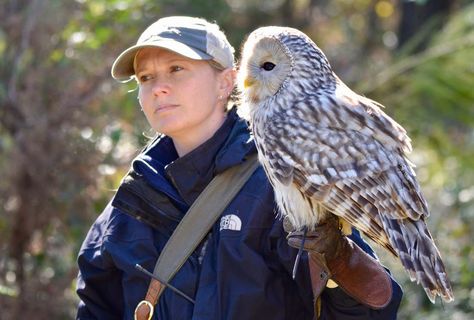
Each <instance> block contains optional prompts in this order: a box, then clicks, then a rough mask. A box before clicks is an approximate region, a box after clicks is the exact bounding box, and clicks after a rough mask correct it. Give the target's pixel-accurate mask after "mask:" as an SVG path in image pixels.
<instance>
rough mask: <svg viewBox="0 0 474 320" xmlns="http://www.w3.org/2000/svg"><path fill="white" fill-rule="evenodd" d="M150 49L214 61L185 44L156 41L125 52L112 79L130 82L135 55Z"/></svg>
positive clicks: (116, 61) (141, 44)
mask: <svg viewBox="0 0 474 320" xmlns="http://www.w3.org/2000/svg"><path fill="white" fill-rule="evenodd" d="M150 47H152V48H163V49H167V50H170V51H173V52H175V53H177V54H180V55H182V56H185V57H187V58H190V59H194V60H211V59H212V56H210V55H208V54H207V53H205V52H202V51H200V50H197V49H195V48H191V47H189V46H187V45H185V44H182V43H181V42H178V41H175V40H171V39H160V40H158V41H156V40H155V41H153V42H144V43H140V44H136V45H134V46H132V47H130V48H128V49H126V50H125V51H123V52H122V53H121V54H120V55H119V56H118V58H117V59H115V61H114V63H113V65H112V70H111V74H112V77H113V78H114V79H116V80H119V81H126V80H130V77H132V76H133V75H134V74H135V70H134V69H133V60H134V59H135V55H136V54H137V52H138V51H139V50H140V49H142V48H150Z"/></svg>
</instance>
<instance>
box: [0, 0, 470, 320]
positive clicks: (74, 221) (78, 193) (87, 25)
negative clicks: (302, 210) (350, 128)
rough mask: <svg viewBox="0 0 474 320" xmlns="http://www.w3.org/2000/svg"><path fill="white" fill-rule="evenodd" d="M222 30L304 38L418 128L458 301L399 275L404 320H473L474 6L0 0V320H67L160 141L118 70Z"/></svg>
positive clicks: (457, 1)
mask: <svg viewBox="0 0 474 320" xmlns="http://www.w3.org/2000/svg"><path fill="white" fill-rule="evenodd" d="M171 14H180V15H193V16H201V17H205V18H207V19H209V20H215V21H217V23H218V24H219V25H221V27H222V28H223V29H224V30H225V31H226V33H227V35H228V37H229V39H230V41H231V42H232V44H233V45H234V47H235V48H236V49H237V51H238V48H239V47H240V44H241V42H242V40H243V39H244V37H245V35H246V34H248V33H249V32H250V31H252V30H253V29H255V28H256V27H258V26H262V25H287V26H293V27H296V28H299V29H301V30H303V31H304V32H306V33H307V34H308V35H309V36H310V37H311V38H312V39H313V40H314V41H315V42H316V43H317V44H318V45H319V46H320V47H321V48H322V49H323V51H325V53H326V55H327V56H328V58H329V60H330V61H331V63H332V65H333V68H334V69H335V71H336V73H338V74H339V76H340V77H341V78H342V79H343V81H345V82H346V83H347V84H348V85H349V86H351V87H352V88H354V89H355V90H356V91H357V92H359V93H362V94H365V95H366V96H368V97H370V98H373V99H375V100H378V101H379V102H381V103H383V104H384V105H386V106H387V108H386V110H385V111H386V112H387V113H388V114H390V115H392V116H393V117H394V118H395V119H396V120H397V121H398V122H400V123H401V124H402V125H403V126H404V127H405V128H407V130H408V132H409V134H410V136H411V137H412V139H413V144H414V149H415V151H414V152H413V154H412V155H411V160H412V161H413V162H414V163H416V165H417V174H418V178H419V181H420V182H421V184H422V187H423V190H424V192H425V194H426V196H427V197H428V201H429V203H430V206H431V211H432V215H431V217H430V218H429V220H428V225H429V227H430V230H432V233H433V236H434V238H435V239H436V241H437V244H438V246H439V249H440V251H441V253H442V256H443V258H444V261H445V263H446V264H447V268H448V273H449V275H450V278H451V281H452V284H453V287H454V292H455V298H456V299H455V301H454V302H453V303H450V304H442V303H441V302H440V301H438V302H437V304H436V305H432V304H431V303H430V302H429V300H428V299H427V298H426V296H425V294H424V292H423V290H422V288H421V287H420V286H417V285H415V284H412V283H410V282H409V280H408V276H407V274H406V273H405V272H404V271H403V270H402V268H401V266H400V264H399V263H398V262H397V261H395V260H394V259H392V258H390V257H388V256H386V255H384V254H383V253H381V254H380V255H381V256H382V257H381V259H382V261H383V262H384V263H385V264H386V265H388V266H389V267H390V268H391V270H392V271H393V272H394V273H395V276H396V278H397V279H398V280H399V281H400V283H401V284H402V285H403V288H404V292H405V294H404V299H403V302H402V306H401V309H400V313H399V319H456V320H461V319H474V249H473V234H474V233H473V231H474V5H473V4H472V2H471V1H464V0H453V1H447V0H445V1H442V0H439V1H435V0H431V1H430V0H414V1H401V0H400V1H395V0H352V1H351V0H331V1H329V0H293V1H292V0H265V1H255V0H215V1H205V0H194V1H191V0H162V1H148V0H75V1H74V0H68V1H62V0H0V177H1V178H0V319H15V320H16V319H30V318H32V319H40V320H41V319H71V318H73V317H74V314H75V306H76V304H77V297H76V296H75V292H74V288H75V277H76V274H77V268H76V263H75V259H76V255H77V252H78V250H79V248H80V245H81V242H82V240H83V238H84V237H85V235H86V233H87V231H88V229H89V227H90V225H91V224H92V222H93V221H94V219H95V218H96V217H97V215H98V214H99V213H100V211H101V210H102V208H104V206H105V205H106V203H107V201H108V200H109V199H110V198H111V196H112V195H113V192H114V189H115V188H116V187H117V186H118V184H119V182H120V179H121V178H122V176H123V175H124V173H125V172H126V171H127V169H128V164H129V162H130V160H131V159H132V157H133V156H134V155H135V154H136V153H137V151H138V150H140V148H141V146H143V145H144V143H145V142H146V140H147V138H146V137H147V136H152V135H153V133H152V132H151V131H150V129H149V127H148V125H147V124H146V121H145V118H144V117H143V115H142V114H141V111H140V107H139V106H138V101H137V99H136V92H129V91H131V90H134V89H135V85H134V84H133V83H127V84H119V83H116V82H114V81H113V80H112V79H111V77H110V67H111V64H112V62H113V60H114V58H115V57H116V56H117V55H118V54H119V53H120V52H121V50H123V49H124V48H126V47H127V46H129V45H131V44H133V43H135V41H136V39H137V37H138V35H139V34H140V32H141V31H143V30H144V28H145V27H146V26H147V25H149V24H150V23H152V22H153V21H155V20H156V19H158V18H159V17H162V16H165V15H171Z"/></svg>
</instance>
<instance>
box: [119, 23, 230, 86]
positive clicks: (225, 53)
mask: <svg viewBox="0 0 474 320" xmlns="http://www.w3.org/2000/svg"><path fill="white" fill-rule="evenodd" d="M146 47H158V48H164V49H168V50H171V51H173V52H176V53H178V54H180V55H183V56H185V57H188V58H191V59H196V60H213V61H214V62H217V64H218V65H220V66H222V67H223V69H227V68H231V67H233V66H234V48H233V47H232V46H231V45H230V43H229V41H228V40H227V38H226V36H225V34H224V33H223V32H222V31H221V30H220V29H219V26H218V25H216V24H214V23H210V22H207V21H206V20H204V19H201V18H193V17H184V16H173V17H166V18H161V19H159V20H158V21H156V22H155V23H153V24H152V25H150V26H149V27H148V28H147V29H146V30H145V31H144V32H143V33H142V34H141V35H140V38H138V41H137V43H136V44H135V45H134V46H131V47H130V48H128V49H126V50H125V51H123V52H122V53H121V54H120V55H119V56H118V58H117V59H115V62H114V64H113V65H112V77H113V78H114V79H116V80H121V81H124V80H129V79H130V78H131V77H132V76H133V75H134V74H135V70H134V69H133V61H134V59H135V55H136V54H137V52H138V51H139V50H140V49H141V48H146Z"/></svg>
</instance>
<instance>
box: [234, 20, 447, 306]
mask: <svg viewBox="0 0 474 320" xmlns="http://www.w3.org/2000/svg"><path fill="white" fill-rule="evenodd" d="M239 85H240V88H241V91H242V98H243V99H242V109H243V110H244V111H243V112H244V113H247V116H248V119H249V121H250V124H251V128H252V131H253V133H254V137H255V142H256V145H257V149H258V151H259V159H260V162H261V163H262V165H263V167H264V168H265V171H266V173H267V175H268V178H269V180H270V182H271V183H272V185H273V187H274V190H275V199H276V201H277V204H278V206H279V208H280V211H281V213H282V215H284V216H286V217H288V219H289V220H290V221H291V223H292V224H293V226H294V227H296V228H298V229H302V228H303V227H304V226H307V227H309V228H310V229H311V228H313V227H314V226H315V225H316V224H318V223H320V222H321V221H323V220H324V219H325V218H326V216H327V215H328V214H334V215H336V216H339V217H341V218H343V219H344V220H345V221H346V222H348V223H349V224H351V225H352V226H354V227H356V228H357V229H359V230H360V231H362V232H363V233H364V234H365V235H367V236H368V237H369V238H371V239H372V240H373V241H375V242H376V243H378V244H380V245H381V246H382V247H384V248H385V249H387V250H388V251H390V252H391V253H393V254H394V255H395V256H398V257H399V258H400V261H401V263H402V264H403V266H404V268H405V269H406V270H407V272H408V274H409V275H410V279H411V280H412V281H417V282H418V283H420V284H421V285H422V286H423V288H424V289H425V291H426V293H427V295H428V297H429V298H430V300H431V301H432V302H434V301H435V298H436V295H439V296H441V297H442V298H443V299H444V300H445V301H452V300H453V292H452V289H451V285H450V282H449V279H448V276H447V274H446V270H445V267H444V265H443V262H442V260H441V257H440V254H439V251H438V249H437V248H436V245H435V244H434V241H433V238H432V237H431V235H430V233H429V231H428V229H427V226H426V224H425V218H426V217H428V215H429V211H428V206H427V203H426V201H425V199H424V197H423V195H422V193H421V190H420V187H419V184H418V182H417V181H416V178H415V173H414V171H413V165H412V164H411V163H410V162H409V161H408V159H407V158H406V154H408V153H409V152H411V148H412V147H411V142H410V138H409V137H408V136H407V134H406V131H405V130H404V129H403V128H402V127H401V126H400V125H399V124H398V123H396V122H395V121H394V120H393V119H391V118H390V117H389V116H388V115H386V114H385V113H384V112H383V111H382V110H381V107H382V106H381V105H380V104H378V103H377V102H375V101H372V100H370V99H367V98H364V97H362V96H360V95H358V94H356V93H354V92H353V91H352V90H351V89H349V88H348V87H347V86H346V85H345V84H344V83H343V82H342V81H341V80H340V79H339V78H338V77H337V76H336V75H335V74H334V73H333V71H332V69H331V67H330V64H329V62H328V61H327V59H326V57H325V55H324V53H323V52H322V51H321V50H320V49H319V48H318V47H317V46H316V45H315V44H314V42H313V41H311V39H309V38H308V37H307V36H306V35H305V34H303V33H302V32H300V31H298V30H295V29H292V28H282V27H265V28H260V29H257V30H256V31H254V32H253V33H252V34H250V36H249V37H248V40H247V41H246V43H245V44H244V46H243V52H242V61H241V66H240V70H239Z"/></svg>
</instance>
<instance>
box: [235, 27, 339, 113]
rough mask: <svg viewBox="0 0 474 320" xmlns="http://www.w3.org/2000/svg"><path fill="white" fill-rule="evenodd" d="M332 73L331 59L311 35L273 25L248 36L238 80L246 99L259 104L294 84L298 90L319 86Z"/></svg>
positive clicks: (254, 104)
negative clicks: (328, 58) (327, 57)
mask: <svg viewBox="0 0 474 320" xmlns="http://www.w3.org/2000/svg"><path fill="white" fill-rule="evenodd" d="M330 76H332V70H331V67H330V65H329V62H328V61H327V59H326V57H325V55H324V53H323V52H322V51H321V50H320V49H319V48H318V47H317V46H316V44H315V43H314V42H313V41H312V40H311V39H310V38H309V37H308V36H306V35H305V34H304V33H303V32H301V31H299V30H297V29H293V28H288V27H274V26H272V27H262V28H259V29H256V30H255V31H253V32H252V33H251V34H250V35H249V36H248V38H247V40H246V41H245V43H244V45H243V46H242V54H241V62H240V67H239V73H238V82H237V83H238V86H239V89H240V91H241V92H242V96H243V99H244V101H245V102H247V103H250V104H252V105H253V106H257V105H260V104H261V103H262V102H264V101H266V100H268V99H270V98H272V97H275V96H277V95H278V94H280V93H281V92H282V91H283V90H282V88H284V87H287V86H289V85H292V84H296V85H297V86H298V87H300V89H299V90H301V88H305V89H307V91H310V90H317V89H318V88H317V86H318V84H323V82H325V81H326V80H327V78H328V77H330ZM308 86H312V87H311V88H308Z"/></svg>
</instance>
